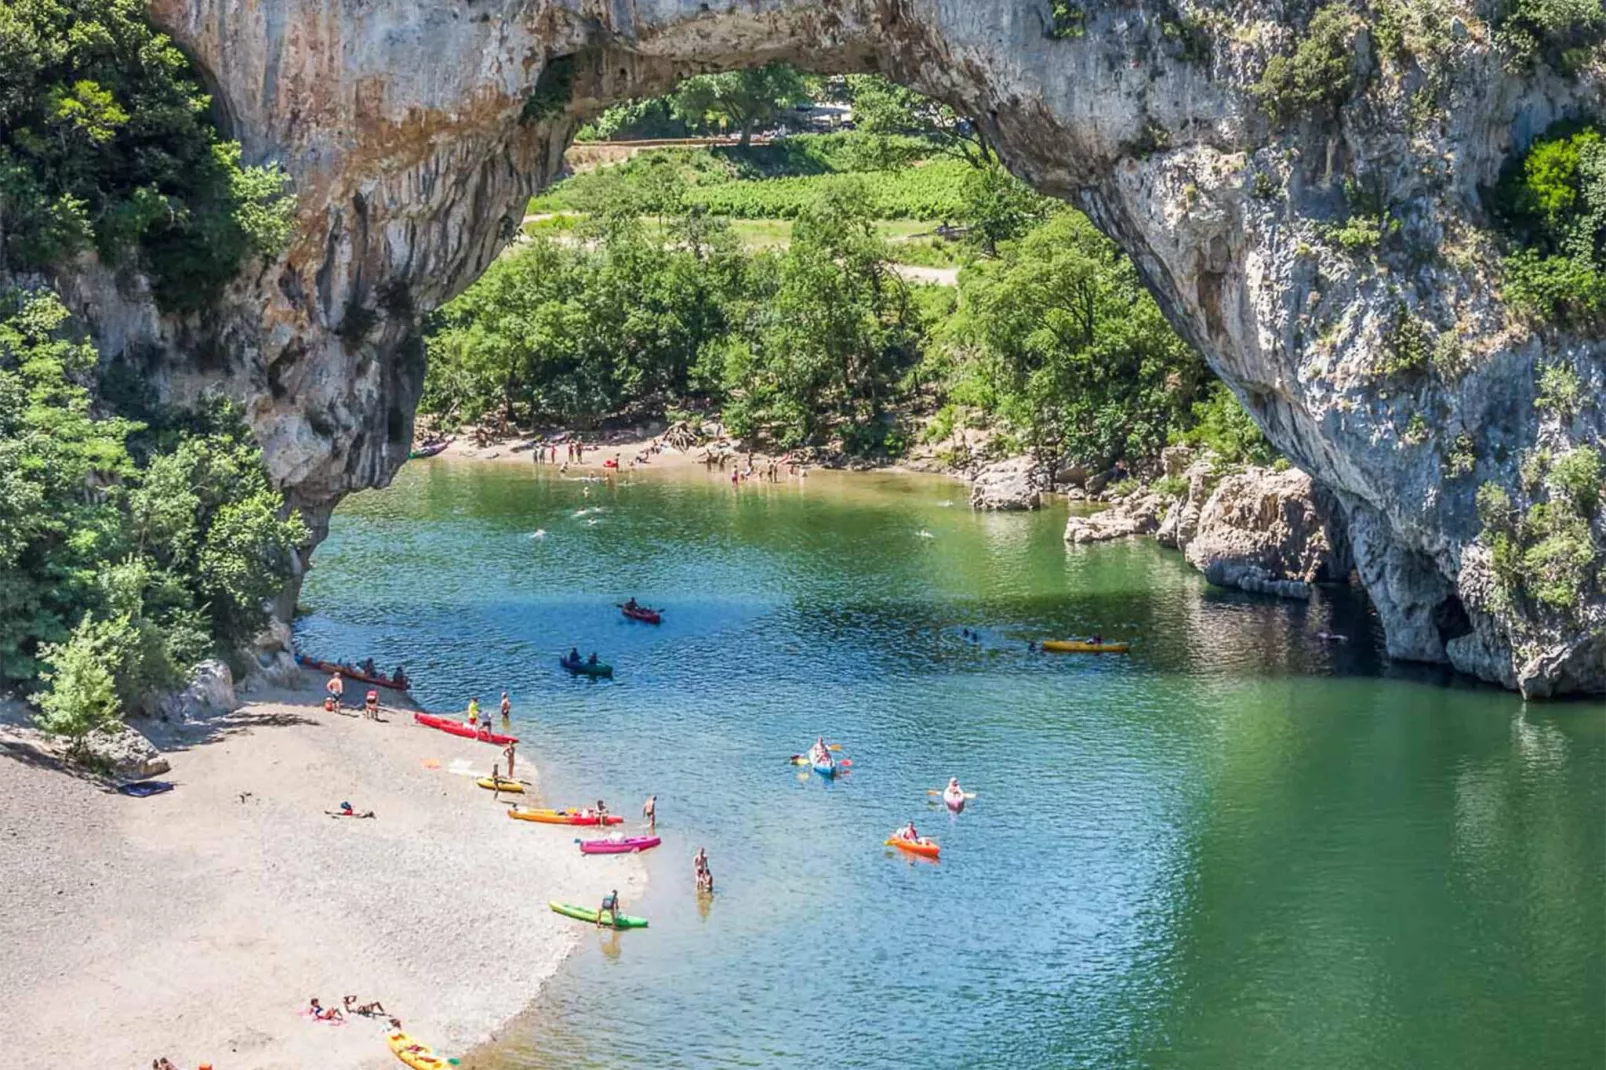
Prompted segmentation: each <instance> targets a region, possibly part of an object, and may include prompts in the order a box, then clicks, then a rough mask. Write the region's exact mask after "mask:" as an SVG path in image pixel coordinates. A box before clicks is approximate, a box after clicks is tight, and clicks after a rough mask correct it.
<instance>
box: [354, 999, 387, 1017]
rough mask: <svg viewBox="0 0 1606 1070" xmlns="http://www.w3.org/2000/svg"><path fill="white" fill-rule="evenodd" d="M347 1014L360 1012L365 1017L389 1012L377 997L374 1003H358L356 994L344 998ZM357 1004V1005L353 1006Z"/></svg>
mask: <svg viewBox="0 0 1606 1070" xmlns="http://www.w3.org/2000/svg"><path fill="white" fill-rule="evenodd" d="M344 1002H345V1004H346V1013H347V1014H360V1015H362V1016H364V1017H365V1018H372V1017H373V1016H374V1015H376V1014H389V1013H390V1012H389V1011H387V1010H386V1009H385V1005H384V1004H383V1003H380V1002H379V1001H378V1000H377V999H376V1000H374V1001H373V1002H372V1003H357V997H356V996H347V997H346V998H345V1000H344ZM353 1004H355V1006H353Z"/></svg>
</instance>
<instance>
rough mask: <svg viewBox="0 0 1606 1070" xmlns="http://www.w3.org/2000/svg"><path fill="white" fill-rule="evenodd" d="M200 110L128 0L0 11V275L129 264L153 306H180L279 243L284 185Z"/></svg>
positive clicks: (284, 223)
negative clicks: (92, 256) (244, 159)
mask: <svg viewBox="0 0 1606 1070" xmlns="http://www.w3.org/2000/svg"><path fill="white" fill-rule="evenodd" d="M207 107H208V99H207V97H206V95H205V94H203V93H202V92H201V91H200V89H199V87H198V86H197V85H196V84H195V80H194V78H193V76H192V74H191V71H190V66H189V62H188V61H187V60H186V59H185V57H184V55H183V53H181V52H180V51H179V50H178V49H177V48H176V47H174V46H173V44H172V43H171V42H170V41H169V40H168V38H167V37H165V36H164V35H162V34H160V33H157V32H156V31H155V30H153V29H152V28H151V26H150V25H149V23H148V22H147V21H146V18H145V10H144V5H143V4H142V3H139V2H137V0H16V2H13V3H6V4H4V5H0V220H3V224H4V232H3V240H4V243H3V246H0V268H5V267H10V268H12V269H17V268H29V269H39V268H44V269H49V268H53V267H58V266H60V265H62V264H64V263H66V262H67V261H69V260H70V259H72V258H73V257H74V256H76V255H77V254H78V253H80V252H82V251H84V250H86V249H90V248H93V249H95V250H96V251H97V252H98V253H99V254H100V255H101V257H102V258H103V259H105V260H107V261H108V262H112V263H116V262H118V261H120V260H123V259H125V258H128V257H130V256H132V257H134V258H136V259H137V260H138V262H139V264H140V266H141V267H142V268H143V269H145V270H147V271H148V272H149V273H150V274H151V277H152V279H153V282H154V284H155V288H156V294H157V298H158V300H159V301H160V302H161V303H162V305H163V306H164V307H166V308H168V309H173V310H180V311H189V310H194V309H198V308H201V307H204V306H205V305H206V304H207V303H208V302H209V301H210V300H212V299H213V298H214V297H215V296H216V295H217V293H218V292H220V290H221V289H222V287H223V286H224V285H225V284H226V283H227V282H228V280H229V279H230V278H232V277H233V275H234V274H235V272H236V271H237V270H238V268H239V266H240V264H241V262H242V261H243V260H244V259H245V258H246V257H248V256H249V255H251V254H253V253H270V252H273V251H275V250H277V249H278V248H280V247H281V246H282V245H283V243H284V242H285V241H286V240H288V237H289V228H290V211H291V209H292V207H293V205H292V202H291V201H290V200H289V199H288V198H287V197H286V196H285V182H286V179H285V177H284V176H283V174H282V173H280V172H279V171H277V170H275V169H271V168H261V167H242V166H241V165H240V147H239V145H238V144H236V143H235V142H231V141H230V142H225V141H219V140H218V137H217V133H216V131H215V130H214V128H213V126H212V124H211V121H210V119H209V117H208V115H207Z"/></svg>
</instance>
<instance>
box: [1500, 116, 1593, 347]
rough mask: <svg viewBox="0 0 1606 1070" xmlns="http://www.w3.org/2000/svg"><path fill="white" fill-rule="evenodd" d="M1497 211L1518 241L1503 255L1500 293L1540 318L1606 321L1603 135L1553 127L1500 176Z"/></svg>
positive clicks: (1567, 321) (1590, 322) (1589, 129)
mask: <svg viewBox="0 0 1606 1070" xmlns="http://www.w3.org/2000/svg"><path fill="white" fill-rule="evenodd" d="M1496 210H1497V212H1498V213H1499V214H1500V215H1501V217H1502V219H1503V220H1504V222H1505V224H1506V227H1507V230H1508V232H1509V233H1510V234H1511V236H1512V237H1513V238H1514V239H1515V241H1516V243H1517V246H1518V248H1517V249H1516V250H1515V251H1514V252H1513V253H1512V254H1511V255H1510V256H1508V257H1507V258H1506V259H1505V262H1504V267H1505V274H1506V280H1505V286H1504V293H1505V296H1506V299H1507V300H1508V301H1509V302H1510V303H1511V304H1513V305H1514V306H1516V307H1517V308H1518V309H1520V310H1523V311H1526V312H1529V313H1530V314H1533V315H1536V316H1537V317H1539V318H1540V319H1541V320H1543V321H1547V322H1557V323H1561V324H1563V325H1568V326H1574V327H1591V326H1600V325H1602V324H1606V138H1603V137H1602V135H1601V132H1600V130H1598V129H1596V128H1595V127H1592V126H1586V127H1583V128H1569V127H1567V126H1562V127H1559V128H1558V129H1557V130H1556V131H1554V132H1552V133H1551V134H1550V135H1549V136H1546V137H1543V138H1540V139H1539V140H1538V141H1535V142H1534V143H1533V145H1531V146H1530V147H1529V149H1528V151H1527V153H1525V154H1524V156H1523V157H1522V158H1521V160H1520V161H1518V162H1517V163H1516V164H1515V165H1513V166H1512V167H1511V168H1509V169H1508V170H1507V172H1506V174H1505V176H1504V177H1503V178H1502V180H1501V184H1500V188H1499V190H1498V193H1497V195H1496Z"/></svg>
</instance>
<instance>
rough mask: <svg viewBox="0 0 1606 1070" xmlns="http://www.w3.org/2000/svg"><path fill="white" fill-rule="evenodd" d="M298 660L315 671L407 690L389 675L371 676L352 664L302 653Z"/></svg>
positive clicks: (393, 688)
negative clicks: (339, 663)
mask: <svg viewBox="0 0 1606 1070" xmlns="http://www.w3.org/2000/svg"><path fill="white" fill-rule="evenodd" d="M296 661H297V662H298V663H299V664H301V665H303V666H305V667H306V668H309V669H312V670H313V671H314V672H326V673H329V674H330V675H331V676H332V675H334V674H335V673H336V672H338V673H340V675H341V676H344V677H345V678H346V679H348V680H361V681H362V682H363V683H365V684H373V685H374V686H375V687H387V688H389V689H390V690H392V691H406V690H407V688H406V687H405V686H402V685H400V684H397V683H396V681H394V680H392V679H391V678H390V677H388V676H369V675H368V674H367V673H365V672H363V671H362V670H361V669H358V668H356V667H354V666H351V665H336V664H335V663H334V662H332V661H319V660H318V659H317V658H309V657H306V656H304V655H301V654H297V655H296Z"/></svg>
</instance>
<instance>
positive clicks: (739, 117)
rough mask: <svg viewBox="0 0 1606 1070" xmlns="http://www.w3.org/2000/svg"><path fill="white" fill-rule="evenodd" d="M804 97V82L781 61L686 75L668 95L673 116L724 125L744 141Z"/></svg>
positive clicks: (695, 123)
mask: <svg viewBox="0 0 1606 1070" xmlns="http://www.w3.org/2000/svg"><path fill="white" fill-rule="evenodd" d="M807 100H808V84H807V82H806V81H805V80H804V78H803V76H802V75H801V74H799V73H798V72H797V70H796V69H795V68H793V67H791V66H789V65H787V64H785V63H770V64H766V65H765V66H763V67H749V68H747V69H745V70H740V71H729V72H727V73H725V74H699V75H696V76H695V77H692V78H688V79H686V80H685V81H684V82H682V83H680V85H679V86H678V87H677V88H676V89H675V91H674V93H672V94H671V95H670V98H669V106H670V110H671V111H673V112H674V114H675V116H676V117H677V118H679V119H682V120H683V121H685V122H686V123H687V124H688V125H690V126H693V127H699V128H704V129H706V128H709V127H713V126H724V125H728V126H731V127H735V128H736V130H737V131H738V132H739V133H740V134H741V144H743V145H746V144H747V143H748V142H749V141H750V140H751V139H752V136H753V131H754V130H755V129H757V128H758V127H759V126H762V125H763V124H765V123H768V122H770V121H772V120H773V119H774V118H775V117H776V116H778V115H779V114H780V113H781V112H782V111H783V110H785V109H786V108H790V107H793V106H795V105H798V104H802V103H804V102H805V101H807Z"/></svg>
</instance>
